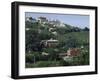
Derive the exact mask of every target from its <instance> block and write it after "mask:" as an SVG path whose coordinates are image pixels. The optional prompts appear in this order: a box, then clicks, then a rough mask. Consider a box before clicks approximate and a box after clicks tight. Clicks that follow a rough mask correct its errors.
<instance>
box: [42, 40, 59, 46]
mask: <svg viewBox="0 0 100 81" xmlns="http://www.w3.org/2000/svg"><path fill="white" fill-rule="evenodd" d="M58 43H59V42H58V40H55V39H49V40H42V41H41V44H43V45H44V46H45V47H55V46H57V45H58Z"/></svg>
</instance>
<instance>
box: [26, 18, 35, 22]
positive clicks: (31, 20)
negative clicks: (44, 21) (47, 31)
mask: <svg viewBox="0 0 100 81" xmlns="http://www.w3.org/2000/svg"><path fill="white" fill-rule="evenodd" d="M25 21H29V22H33V23H34V22H37V20H36V19H35V18H32V17H26V18H25Z"/></svg>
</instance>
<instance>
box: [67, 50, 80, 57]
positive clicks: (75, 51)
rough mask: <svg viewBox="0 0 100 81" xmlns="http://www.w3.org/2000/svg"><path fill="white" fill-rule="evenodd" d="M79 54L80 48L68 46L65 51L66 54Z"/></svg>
mask: <svg viewBox="0 0 100 81" xmlns="http://www.w3.org/2000/svg"><path fill="white" fill-rule="evenodd" d="M79 54H80V49H79V48H69V50H68V51H67V55H68V56H77V55H79Z"/></svg>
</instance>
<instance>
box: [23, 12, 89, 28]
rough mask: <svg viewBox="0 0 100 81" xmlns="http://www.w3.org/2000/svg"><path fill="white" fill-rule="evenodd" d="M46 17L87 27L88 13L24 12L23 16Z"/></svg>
mask: <svg viewBox="0 0 100 81" xmlns="http://www.w3.org/2000/svg"><path fill="white" fill-rule="evenodd" d="M40 16H42V17H46V18H47V19H48V20H55V19H57V20H59V21H61V22H62V23H66V24H69V25H72V26H78V27H80V28H84V27H88V28H89V15H75V14H52V13H34V12H26V13H25V17H32V18H37V17H40Z"/></svg>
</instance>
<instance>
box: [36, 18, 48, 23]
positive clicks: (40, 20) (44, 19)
mask: <svg viewBox="0 0 100 81" xmlns="http://www.w3.org/2000/svg"><path fill="white" fill-rule="evenodd" d="M37 20H38V22H39V23H40V24H43V25H44V24H46V23H48V19H47V18H46V17H38V18H37Z"/></svg>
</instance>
